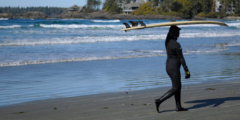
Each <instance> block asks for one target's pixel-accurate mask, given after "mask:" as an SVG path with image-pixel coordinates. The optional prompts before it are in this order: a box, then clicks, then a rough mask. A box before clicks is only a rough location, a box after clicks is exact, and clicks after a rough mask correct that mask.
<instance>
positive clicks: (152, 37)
mask: <svg viewBox="0 0 240 120" xmlns="http://www.w3.org/2000/svg"><path fill="white" fill-rule="evenodd" d="M229 36H240V34H239V33H234V32H229V33H228V32H225V33H183V34H181V36H180V38H202V37H229ZM165 39H166V35H165V34H164V35H132V36H99V37H89V36H86V37H74V38H73V37H71V38H52V39H36V40H34V39H23V40H22V39H21V40H15V41H9V40H8V41H5V42H2V43H0V46H29V45H54V44H81V43H96V42H119V41H140V40H165Z"/></svg>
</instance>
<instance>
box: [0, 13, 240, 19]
mask: <svg viewBox="0 0 240 120" xmlns="http://www.w3.org/2000/svg"><path fill="white" fill-rule="evenodd" d="M0 18H8V19H14V18H16V19H18V18H19V19H55V18H56V19H119V20H128V19H141V20H142V19H158V20H182V19H184V18H182V17H176V16H164V15H125V14H114V15H111V14H108V13H107V12H105V11H97V12H94V13H66V14H61V15H55V16H47V15H46V14H45V13H42V12H28V13H25V14H16V15H12V14H8V13H0ZM207 19H225V20H240V17H236V16H228V17H224V18H205V17H198V16H196V17H194V18H192V19H189V20H207Z"/></svg>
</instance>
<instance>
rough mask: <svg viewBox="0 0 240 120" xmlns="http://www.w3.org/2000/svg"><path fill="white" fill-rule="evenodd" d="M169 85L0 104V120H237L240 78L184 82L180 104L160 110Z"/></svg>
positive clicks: (239, 117) (172, 103)
mask: <svg viewBox="0 0 240 120" xmlns="http://www.w3.org/2000/svg"><path fill="white" fill-rule="evenodd" d="M169 89H170V87H164V88H157V89H148V90H141V91H129V92H128V94H127V93H126V92H118V93H106V94H98V95H89V96H80V97H73V98H60V99H52V100H43V101H34V102H28V103H22V104H17V105H11V106H4V107H0V120H155V119H156V120H157V119H161V120H182V119H184V120H185V119H187V120H240V80H231V81H215V82H205V83H200V84H190V85H183V87H182V105H183V106H184V107H186V108H188V109H189V111H186V112H176V111H174V110H175V101H174V97H172V98H170V99H168V100H167V101H165V102H164V103H163V104H162V105H161V106H160V110H161V113H157V112H156V110H155V105H154V99H156V98H158V97H160V96H161V95H163V94H164V93H165V92H167V91H168V90H169Z"/></svg>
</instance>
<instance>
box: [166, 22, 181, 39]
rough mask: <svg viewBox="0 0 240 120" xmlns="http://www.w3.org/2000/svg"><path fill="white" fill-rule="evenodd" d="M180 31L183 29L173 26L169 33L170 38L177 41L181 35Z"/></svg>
mask: <svg viewBox="0 0 240 120" xmlns="http://www.w3.org/2000/svg"><path fill="white" fill-rule="evenodd" d="M180 30H181V28H179V27H177V26H175V25H174V26H171V27H170V29H169V32H168V35H169V37H171V38H172V39H176V38H178V37H179V34H180Z"/></svg>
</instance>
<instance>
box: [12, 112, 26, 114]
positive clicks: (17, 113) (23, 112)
mask: <svg viewBox="0 0 240 120" xmlns="http://www.w3.org/2000/svg"><path fill="white" fill-rule="evenodd" d="M23 113H25V112H16V113H13V114H23Z"/></svg>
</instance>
